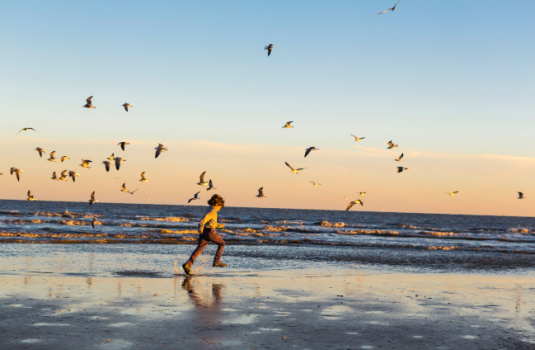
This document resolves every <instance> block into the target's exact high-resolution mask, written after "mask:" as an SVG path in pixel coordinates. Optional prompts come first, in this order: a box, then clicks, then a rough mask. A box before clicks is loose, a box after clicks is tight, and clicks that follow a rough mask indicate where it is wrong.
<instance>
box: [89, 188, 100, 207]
mask: <svg viewBox="0 0 535 350" xmlns="http://www.w3.org/2000/svg"><path fill="white" fill-rule="evenodd" d="M95 202H98V199H96V198H95V191H93V193H91V199H89V205H93V203H95Z"/></svg>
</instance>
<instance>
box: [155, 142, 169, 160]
mask: <svg viewBox="0 0 535 350" xmlns="http://www.w3.org/2000/svg"><path fill="white" fill-rule="evenodd" d="M155 150H156V155H155V156H154V158H158V156H159V155H160V153H162V152H163V151H167V148H165V147H164V146H163V145H162V144H161V143H159V144H158V147H156V148H155Z"/></svg>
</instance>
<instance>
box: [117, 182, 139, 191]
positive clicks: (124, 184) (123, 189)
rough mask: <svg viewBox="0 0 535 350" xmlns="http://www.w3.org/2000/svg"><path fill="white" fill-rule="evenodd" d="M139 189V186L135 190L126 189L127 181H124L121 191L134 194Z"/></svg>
mask: <svg viewBox="0 0 535 350" xmlns="http://www.w3.org/2000/svg"><path fill="white" fill-rule="evenodd" d="M137 190H139V188H136V189H135V190H133V191H128V190H127V189H126V182H125V183H123V186H121V192H127V193H130V194H134V193H135V192H136V191H137Z"/></svg>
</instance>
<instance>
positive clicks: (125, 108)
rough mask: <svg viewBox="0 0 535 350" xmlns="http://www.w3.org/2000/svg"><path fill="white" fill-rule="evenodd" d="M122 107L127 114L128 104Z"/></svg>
mask: <svg viewBox="0 0 535 350" xmlns="http://www.w3.org/2000/svg"><path fill="white" fill-rule="evenodd" d="M123 107H124V110H125V111H127V112H128V104H127V103H125V104H124V105H123ZM123 151H124V149H123Z"/></svg>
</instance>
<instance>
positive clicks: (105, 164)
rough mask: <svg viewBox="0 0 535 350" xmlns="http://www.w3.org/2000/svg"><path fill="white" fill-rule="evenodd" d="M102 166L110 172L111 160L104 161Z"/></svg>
mask: <svg viewBox="0 0 535 350" xmlns="http://www.w3.org/2000/svg"><path fill="white" fill-rule="evenodd" d="M102 164H104V166H105V167H106V171H110V161H109V160H103V161H102Z"/></svg>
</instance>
